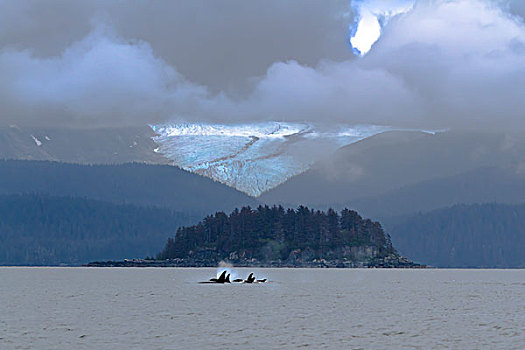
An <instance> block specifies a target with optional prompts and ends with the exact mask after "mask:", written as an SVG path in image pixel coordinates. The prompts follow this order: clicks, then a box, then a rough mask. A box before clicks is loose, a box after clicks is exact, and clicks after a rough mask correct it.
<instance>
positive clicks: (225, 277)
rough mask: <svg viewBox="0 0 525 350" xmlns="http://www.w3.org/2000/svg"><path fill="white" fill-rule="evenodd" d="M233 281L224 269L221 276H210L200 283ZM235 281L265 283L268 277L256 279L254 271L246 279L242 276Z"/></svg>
mask: <svg viewBox="0 0 525 350" xmlns="http://www.w3.org/2000/svg"><path fill="white" fill-rule="evenodd" d="M231 282H232V281H230V274H229V273H228V274H227V271H226V270H224V271H222V273H221V275H220V276H219V278H210V280H209V281H205V282H199V283H220V284H224V283H231ZM233 282H236V283H264V282H266V278H264V279H260V280H256V279H255V277H254V276H253V272H251V273H250V274H249V275H248V277H247V278H246V279H245V280H243V279H242V278H236V279H234V280H233Z"/></svg>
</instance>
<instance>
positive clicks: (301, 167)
mask: <svg viewBox="0 0 525 350" xmlns="http://www.w3.org/2000/svg"><path fill="white" fill-rule="evenodd" d="M151 127H152V129H153V130H154V131H155V133H156V134H157V136H155V137H154V138H153V140H154V141H155V142H156V143H157V145H158V148H157V149H156V150H155V151H156V152H158V153H160V154H162V155H164V156H165V157H166V158H168V159H170V160H171V161H173V165H176V166H179V167H180V168H182V169H185V170H188V171H190V172H193V173H197V174H201V175H203V176H207V177H209V178H211V179H214V180H216V181H218V182H221V183H223V184H226V185H228V186H231V187H234V188H236V189H238V190H239V191H242V192H245V193H247V194H249V195H251V196H254V197H257V196H259V195H260V194H262V193H263V192H265V191H268V190H270V189H272V188H274V187H276V186H277V185H279V184H281V183H283V182H284V181H286V180H287V179H289V178H290V177H293V176H295V175H298V174H300V173H302V172H304V171H306V170H308V169H309V168H310V166H311V165H312V164H313V163H314V162H316V161H318V160H319V159H321V157H323V156H326V155H327V154H330V153H333V152H334V151H336V150H337V149H339V148H340V147H342V146H345V145H348V144H351V143H354V142H357V141H359V140H362V139H364V138H367V137H370V136H373V135H376V134H378V133H381V132H384V131H387V130H391V128H389V127H384V126H376V125H356V126H343V125H338V126H332V127H330V128H327V127H322V126H319V125H314V124H309V123H286V122H265V123H255V124H205V123H178V124H177V123H173V124H170V123H168V124H162V125H152V126H151Z"/></svg>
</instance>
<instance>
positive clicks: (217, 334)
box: [0, 267, 525, 350]
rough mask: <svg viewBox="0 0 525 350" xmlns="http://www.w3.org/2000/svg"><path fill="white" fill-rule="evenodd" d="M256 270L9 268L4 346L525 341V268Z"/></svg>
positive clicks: (499, 345)
mask: <svg viewBox="0 0 525 350" xmlns="http://www.w3.org/2000/svg"><path fill="white" fill-rule="evenodd" d="M251 271H252V270H249V269H233V270H232V273H234V274H235V273H237V275H238V276H239V277H245V276H246V275H248V273H249V272H251ZM253 271H254V272H255V275H256V277H258V278H268V279H269V281H270V282H269V283H266V284H256V285H249V284H232V285H210V284H198V282H199V281H204V280H207V279H209V278H210V277H214V276H215V275H216V272H217V271H216V269H177V268H18V267H12V268H0V349H2V350H4V349H68V350H71V349H75V350H76V349H148V350H153V349H299V348H307V349H308V348H310V349H325V348H326V349H525V270H438V269H435V270H434V269H431V270H379V269H377V270H376V269H347V270H346V269H345V270H343V269H333V270H325V269H254V270H253Z"/></svg>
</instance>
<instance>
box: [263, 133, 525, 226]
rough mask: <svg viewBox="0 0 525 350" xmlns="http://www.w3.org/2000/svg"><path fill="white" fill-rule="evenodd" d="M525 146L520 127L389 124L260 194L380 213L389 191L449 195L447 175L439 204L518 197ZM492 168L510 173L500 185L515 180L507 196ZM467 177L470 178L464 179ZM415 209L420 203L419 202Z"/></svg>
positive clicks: (524, 173) (288, 201)
mask: <svg viewBox="0 0 525 350" xmlns="http://www.w3.org/2000/svg"><path fill="white" fill-rule="evenodd" d="M523 154H525V140H523V139H522V138H521V137H519V135H518V136H516V135H509V134H503V133H495V132H478V133H474V132H462V131H447V132H438V133H435V134H429V133H422V132H401V131H392V132H385V133H382V134H379V135H375V136H372V137H370V138H367V139H364V140H362V141H359V142H357V143H355V144H352V145H349V146H346V147H343V148H341V149H340V150H338V151H337V152H335V154H332V155H327V156H326V157H325V159H324V160H322V161H319V162H317V163H316V164H314V165H313V166H312V168H311V169H310V170H308V171H306V172H304V173H303V174H300V175H298V176H296V177H294V178H291V179H289V180H288V181H287V182H285V183H283V184H281V185H280V186H277V187H276V188H274V189H272V190H270V191H268V192H266V193H264V194H263V195H261V196H260V198H259V200H260V201H261V202H264V203H268V204H273V203H285V204H287V205H297V204H299V203H301V204H304V205H310V206H316V207H328V206H335V207H339V208H341V207H345V206H349V207H352V208H354V209H357V210H360V211H364V213H365V214H366V215H369V216H374V217H376V216H377V215H379V214H383V213H384V212H385V211H387V210H388V208H387V209H385V208H384V204H385V203H384V202H383V201H384V198H386V199H388V201H389V202H391V203H402V202H403V201H404V200H406V201H409V200H415V199H416V198H417V196H418V194H417V191H421V192H420V193H421V195H420V196H419V197H422V196H423V194H424V197H429V198H433V197H436V196H437V197H441V198H442V199H445V197H446V196H447V195H446V194H445V193H443V191H444V188H443V186H436V184H438V183H442V184H444V183H448V184H449V186H448V187H446V191H448V192H447V193H448V198H447V199H446V201H441V202H438V203H437V205H438V206H445V205H451V204H454V203H461V202H462V201H463V198H467V197H470V198H475V197H476V194H477V193H479V195H477V197H478V198H482V199H483V200H488V201H494V200H502V201H507V200H509V201H511V202H512V201H513V200H514V199H513V198H514V197H513V195H512V191H513V190H516V191H518V192H520V189H521V188H522V187H521V186H522V184H523V181H522V177H523V178H525V159H524V157H523ZM488 168H497V169H500V170H498V171H500V172H501V173H506V174H507V175H506V177H505V179H508V180H509V181H510V182H509V183H508V184H506V185H505V184H504V183H503V182H501V185H502V186H503V185H505V186H506V187H508V188H510V189H508V190H506V192H505V193H506V194H508V195H509V197H508V198H507V197H505V196H502V195H500V193H499V192H498V191H499V190H498V189H496V188H495V189H494V191H491V189H492V186H493V185H492V183H493V182H492V181H493V180H494V181H496V182H497V181H498V180H497V179H492V178H490V176H489V175H488V174H489V172H487V169H488ZM498 171H494V173H497V172H498ZM471 176H472V177H474V178H477V182H476V181H474V182H472V183H469V181H468V178H469V177H471ZM454 177H460V178H461V177H463V180H454ZM454 183H455V185H454ZM464 184H468V185H469V186H467V187H463V188H461V187H458V186H463V185H464ZM474 185H475V186H474ZM495 187H497V186H495ZM500 187H501V186H500ZM410 188H412V189H413V190H409V189H410ZM416 188H417V191H416ZM462 189H463V191H461V190H462ZM407 192H411V193H412V197H410V196H407V195H406V193H407ZM460 193H461V196H459V194H460ZM397 195H399V197H397V198H395V197H396V196H397ZM403 196H404V197H403ZM418 200H420V198H418ZM447 201H448V202H447ZM396 205H397V204H396ZM402 205H405V206H409V204H405V203H402ZM394 209H395V208H394ZM408 210H414V211H417V210H420V209H419V208H418V207H417V205H414V206H413V207H412V208H408Z"/></svg>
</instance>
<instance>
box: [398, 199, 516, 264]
mask: <svg viewBox="0 0 525 350" xmlns="http://www.w3.org/2000/svg"><path fill="white" fill-rule="evenodd" d="M390 232H391V233H392V240H393V242H394V244H395V246H396V248H398V249H399V251H400V252H401V253H403V254H405V255H406V256H408V257H409V258H411V259H413V260H416V261H419V262H424V263H426V264H431V265H434V266H438V267H525V205H504V204H483V205H479V204H476V205H458V206H454V207H451V208H446V209H439V210H435V211H431V212H429V213H426V214H417V215H414V216H410V217H408V218H406V219H404V220H402V222H401V223H398V224H393V225H392V229H391V230H390Z"/></svg>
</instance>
